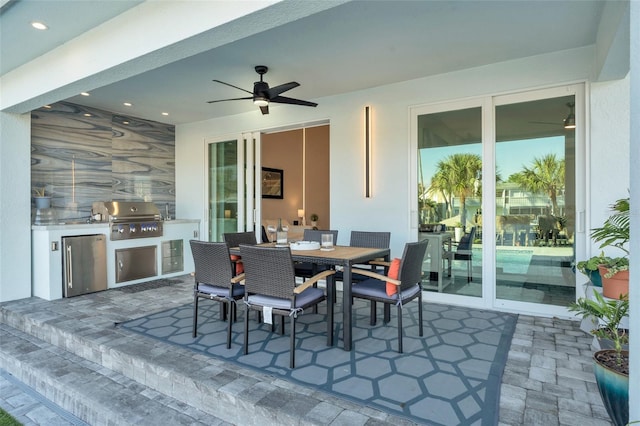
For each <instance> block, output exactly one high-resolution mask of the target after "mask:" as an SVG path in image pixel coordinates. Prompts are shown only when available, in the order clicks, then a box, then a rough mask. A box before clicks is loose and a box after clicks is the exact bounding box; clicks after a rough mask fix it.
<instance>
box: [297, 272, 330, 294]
mask: <svg viewBox="0 0 640 426" xmlns="http://www.w3.org/2000/svg"><path fill="white" fill-rule="evenodd" d="M335 273H336V271H334V270H333V269H330V270H327V271H322V272H320V273H319V274H316V275H314V276H313V277H311V278H309V279H308V280H306V281H305V282H303V283H302V284H300V285H299V286H297V287H296V288H295V289H294V290H293V292H294V293H295V294H300V293H302V292H303V291H305V290H306V289H308V288H309V287H311V286H312V285H314V284H315V283H317V282H318V281H320V280H321V279H323V278H326V277H328V276H329V275H333V274H335Z"/></svg>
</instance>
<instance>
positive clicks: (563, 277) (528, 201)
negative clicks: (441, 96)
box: [494, 95, 576, 306]
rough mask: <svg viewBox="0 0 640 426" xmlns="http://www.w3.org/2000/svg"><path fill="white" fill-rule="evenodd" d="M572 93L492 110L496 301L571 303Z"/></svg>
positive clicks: (574, 148)
mask: <svg viewBox="0 0 640 426" xmlns="http://www.w3.org/2000/svg"><path fill="white" fill-rule="evenodd" d="M574 106H575V96H574V95H568V96H560V97H555V98H546V99H538V100H532V101H527V102H518V103H509V104H505V105H497V106H496V107H495V123H496V148H495V156H496V175H497V176H499V179H498V183H497V185H496V224H495V225H496V241H495V246H494V249H495V258H496V285H497V294H496V296H497V298H498V299H505V300H513V301H519V302H530V303H543V304H550V305H559V306H567V305H568V304H569V303H571V302H573V301H575V297H576V286H575V284H576V280H575V275H574V273H573V272H572V270H571V266H572V264H573V262H574V260H575V253H574V243H575V241H574V234H575V211H576V203H575V193H576V188H575V187H576V179H575V158H576V155H575V151H576V143H575V128H565V126H564V123H563V118H566V117H568V116H569V114H572V113H573V109H574Z"/></svg>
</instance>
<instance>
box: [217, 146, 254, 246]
mask: <svg viewBox="0 0 640 426" xmlns="http://www.w3.org/2000/svg"><path fill="white" fill-rule="evenodd" d="M206 155H207V185H206V187H207V188H206V198H207V203H208V204H207V207H208V214H207V221H208V226H207V229H208V240H209V241H222V235H223V234H224V233H227V232H244V231H254V232H255V225H254V217H258V215H259V211H256V208H257V209H259V205H258V206H256V203H255V200H256V197H259V196H260V194H259V193H258V194H256V189H255V188H256V184H255V180H256V177H255V173H254V170H255V163H256V160H257V159H259V134H243V135H240V136H239V137H238V138H236V139H227V140H216V141H207V154H206ZM257 187H258V191H259V186H257ZM257 236H258V238H259V234H257Z"/></svg>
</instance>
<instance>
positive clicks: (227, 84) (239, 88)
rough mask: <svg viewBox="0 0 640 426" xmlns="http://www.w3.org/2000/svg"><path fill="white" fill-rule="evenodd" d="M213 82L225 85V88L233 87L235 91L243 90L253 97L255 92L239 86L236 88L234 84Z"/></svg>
mask: <svg viewBox="0 0 640 426" xmlns="http://www.w3.org/2000/svg"><path fill="white" fill-rule="evenodd" d="M212 81H215V82H216V83H220V84H224V85H225V86H229V87H233V88H234V89H238V90H242V91H243V92H247V93H248V94H250V95H253V92H250V91H248V90H245V89H243V88H241V87H238V86H234V85H233V84H229V83H225V82H224V81H220V80H212Z"/></svg>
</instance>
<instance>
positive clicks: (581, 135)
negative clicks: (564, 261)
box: [409, 82, 589, 317]
mask: <svg viewBox="0 0 640 426" xmlns="http://www.w3.org/2000/svg"><path fill="white" fill-rule="evenodd" d="M586 84H587V83H586V82H579V83H574V84H567V85H562V86H554V87H547V88H540V89H531V90H526V91H518V92H511V93H504V94H494V95H491V94H489V95H485V96H479V97H473V98H466V99H461V100H451V101H446V102H437V103H432V104H425V105H418V106H412V107H409V123H410V124H409V125H410V129H409V153H410V154H409V188H410V192H409V193H410V200H409V206H410V211H409V215H410V220H409V223H410V225H409V226H410V229H409V235H410V236H411V238H412V239H413V240H414V241H417V239H418V225H419V224H418V217H419V215H418V198H417V195H416V194H417V193H418V134H417V124H418V116H419V115H423V114H431V113H437V112H445V111H451V110H458V109H465V108H473V107H478V106H480V107H481V108H482V176H483V182H482V184H483V194H495V190H496V182H495V179H494V177H495V166H496V161H495V147H496V135H495V107H496V106H498V105H506V104H511V103H519V102H527V101H533V100H538V99H545V98H553V97H561V96H567V95H573V96H575V109H574V114H575V116H576V122H577V123H578V126H577V127H576V129H575V144H576V147H575V203H576V208H575V218H576V219H575V221H576V223H575V233H574V247H575V256H576V259H581V258H584V257H585V254H586V247H587V241H588V239H587V236H586V223H588V219H589V218H588V217H587V211H586V206H587V202H588V180H587V176H588V171H589V170H588V162H587V160H588V158H587V144H588V140H587V130H588V123H587V114H586V111H587V110H588V99H587V98H586V96H585V93H586V87H585V86H586ZM482 212H483V215H485V216H488V217H493V218H495V213H496V206H495V195H494V196H492V197H485V196H483V197H482ZM487 222H488V223H483V247H482V258H483V265H482V296H481V297H472V296H461V295H453V294H446V293H437V292H435V293H434V292H428V293H426V296H425V297H428V298H429V299H430V300H433V301H434V302H438V303H446V304H451V305H463V306H470V307H478V308H483V309H496V310H500V311H506V312H517V313H523V314H531V315H543V316H554V315H555V316H561V317H568V316H570V315H571V314H570V312H569V311H568V310H567V308H566V307H563V306H555V305H545V304H539V303H531V302H518V301H511V300H504V299H497V298H496V292H497V285H496V259H495V243H496V235H495V229H496V227H495V219H494V220H490V221H487ZM584 282H585V280H584V279H583V278H581V277H578V276H576V280H575V284H576V298H578V297H580V296H581V292H580V289H581V288H582V284H583V283H584Z"/></svg>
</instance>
